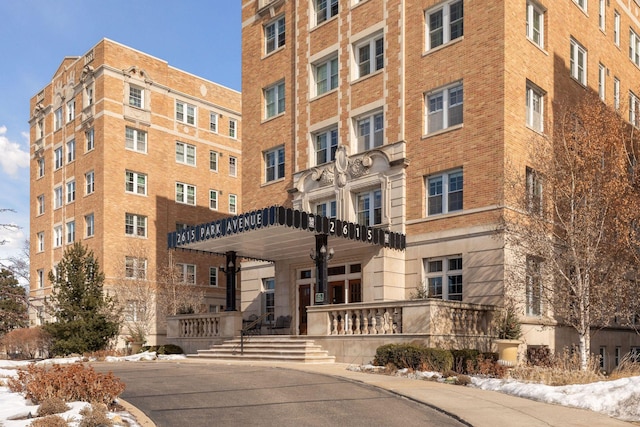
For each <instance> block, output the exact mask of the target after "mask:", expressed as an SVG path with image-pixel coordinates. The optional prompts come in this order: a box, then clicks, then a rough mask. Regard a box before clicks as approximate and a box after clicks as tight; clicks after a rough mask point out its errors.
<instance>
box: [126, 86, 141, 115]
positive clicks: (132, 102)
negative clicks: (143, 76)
mask: <svg viewBox="0 0 640 427" xmlns="http://www.w3.org/2000/svg"><path fill="white" fill-rule="evenodd" d="M132 90H139V91H140V97H139V98H140V105H136V104H137V102H136V101H135V100H137V99H138V96H132ZM145 95H146V94H145V90H144V88H143V87H141V86H137V85H132V84H129V99H128V100H127V104H128V105H129V106H131V107H133V108H140V109H141V110H144V109H145V106H146V99H145V98H146V97H145Z"/></svg>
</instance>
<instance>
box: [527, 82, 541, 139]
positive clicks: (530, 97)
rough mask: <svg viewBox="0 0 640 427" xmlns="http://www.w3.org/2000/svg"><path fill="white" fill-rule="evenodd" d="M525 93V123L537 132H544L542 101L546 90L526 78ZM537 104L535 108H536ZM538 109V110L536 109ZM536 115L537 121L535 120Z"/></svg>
mask: <svg viewBox="0 0 640 427" xmlns="http://www.w3.org/2000/svg"><path fill="white" fill-rule="evenodd" d="M526 90H527V93H526V97H525V98H526V124H527V127H529V128H530V129H533V130H535V131H537V132H540V133H542V132H544V125H545V123H544V122H545V121H544V102H545V97H546V92H545V91H544V90H542V89H541V88H540V87H539V86H537V85H535V84H534V83H532V82H530V81H528V80H527V89H526ZM536 105H537V108H536ZM537 110H539V111H537ZM536 117H537V119H538V120H537V121H536Z"/></svg>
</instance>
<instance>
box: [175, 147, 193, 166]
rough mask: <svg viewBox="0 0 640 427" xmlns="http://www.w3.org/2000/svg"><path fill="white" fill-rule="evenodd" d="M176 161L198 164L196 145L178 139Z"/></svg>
mask: <svg viewBox="0 0 640 427" xmlns="http://www.w3.org/2000/svg"><path fill="white" fill-rule="evenodd" d="M176 162H177V163H182V164H185V165H191V166H195V165H196V146H195V145H191V144H185V143H184V142H179V141H176Z"/></svg>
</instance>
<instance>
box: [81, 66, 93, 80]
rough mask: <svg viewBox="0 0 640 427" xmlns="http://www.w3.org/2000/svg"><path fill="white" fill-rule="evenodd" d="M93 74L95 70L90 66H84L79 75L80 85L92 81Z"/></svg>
mask: <svg viewBox="0 0 640 427" xmlns="http://www.w3.org/2000/svg"><path fill="white" fill-rule="evenodd" d="M94 73H95V70H94V69H93V67H92V66H91V65H85V66H84V68H83V69H82V74H80V81H81V82H82V83H86V82H87V81H88V80H91V79H93V74H94Z"/></svg>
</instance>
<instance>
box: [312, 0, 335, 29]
mask: <svg viewBox="0 0 640 427" xmlns="http://www.w3.org/2000/svg"><path fill="white" fill-rule="evenodd" d="M314 3H315V9H316V25H320V24H322V23H323V22H324V21H326V20H327V19H329V18H331V17H332V16H336V15H337V14H338V0H315V2H314Z"/></svg>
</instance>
